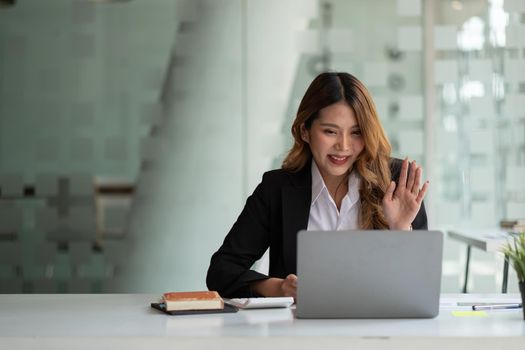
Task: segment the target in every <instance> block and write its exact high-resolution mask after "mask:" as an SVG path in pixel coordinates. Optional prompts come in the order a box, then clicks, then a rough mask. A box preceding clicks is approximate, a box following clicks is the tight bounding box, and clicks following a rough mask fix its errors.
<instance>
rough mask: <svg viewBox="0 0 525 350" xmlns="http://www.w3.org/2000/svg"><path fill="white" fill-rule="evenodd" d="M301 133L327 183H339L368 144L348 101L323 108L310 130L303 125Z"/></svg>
mask: <svg viewBox="0 0 525 350" xmlns="http://www.w3.org/2000/svg"><path fill="white" fill-rule="evenodd" d="M301 136H302V138H303V140H304V141H305V142H307V143H308V144H309V145H310V150H311V151H312V155H313V158H314V160H315V163H316V164H317V167H318V168H319V171H320V172H321V175H322V176H323V180H324V182H325V184H326V185H327V186H329V185H331V184H339V183H340V181H341V179H342V178H343V177H344V176H345V175H346V173H347V172H348V171H349V170H350V169H352V166H353V165H354V162H355V161H356V159H357V158H358V156H359V154H360V153H361V152H362V151H363V149H364V148H365V143H364V140H363V137H362V136H361V130H360V128H359V125H358V124H357V120H356V118H355V115H354V111H353V110H352V108H350V106H349V105H348V104H347V103H346V102H345V101H340V102H337V103H334V104H332V105H330V106H328V107H325V108H323V109H321V110H320V111H319V116H318V118H317V119H315V120H314V121H313V122H312V126H311V128H310V130H307V129H306V128H305V126H304V125H302V126H301Z"/></svg>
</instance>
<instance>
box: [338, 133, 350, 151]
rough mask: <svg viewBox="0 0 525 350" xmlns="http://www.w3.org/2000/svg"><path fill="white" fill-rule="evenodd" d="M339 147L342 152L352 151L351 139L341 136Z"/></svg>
mask: <svg viewBox="0 0 525 350" xmlns="http://www.w3.org/2000/svg"><path fill="white" fill-rule="evenodd" d="M337 147H338V149H340V150H342V151H346V150H348V149H350V137H348V136H346V135H341V136H340V137H339V139H338V141H337Z"/></svg>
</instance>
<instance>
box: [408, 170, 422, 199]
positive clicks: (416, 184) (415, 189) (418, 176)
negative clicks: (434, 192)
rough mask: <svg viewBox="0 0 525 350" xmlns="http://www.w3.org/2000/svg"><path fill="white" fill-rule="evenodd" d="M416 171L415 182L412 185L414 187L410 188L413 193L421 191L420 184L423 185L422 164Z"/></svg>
mask: <svg viewBox="0 0 525 350" xmlns="http://www.w3.org/2000/svg"><path fill="white" fill-rule="evenodd" d="M415 173H416V176H415V178H414V184H413V185H412V188H411V189H410V191H411V192H412V193H413V194H415V195H417V194H418V193H419V186H420V185H421V176H422V174H423V169H422V168H421V167H420V166H418V167H417V168H416V171H415Z"/></svg>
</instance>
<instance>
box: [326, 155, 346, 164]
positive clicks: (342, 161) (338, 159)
mask: <svg viewBox="0 0 525 350" xmlns="http://www.w3.org/2000/svg"><path fill="white" fill-rule="evenodd" d="M348 158H350V156H335V155H328V159H329V160H330V162H332V163H334V164H336V165H343V164H345V163H346V161H347V160H348Z"/></svg>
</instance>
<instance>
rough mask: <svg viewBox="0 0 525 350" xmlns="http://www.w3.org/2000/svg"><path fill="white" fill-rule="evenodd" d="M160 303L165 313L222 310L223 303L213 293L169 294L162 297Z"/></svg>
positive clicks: (218, 296)
mask: <svg viewBox="0 0 525 350" xmlns="http://www.w3.org/2000/svg"><path fill="white" fill-rule="evenodd" d="M162 301H163V302H164V304H165V305H166V311H177V310H219V309H224V301H223V300H222V298H221V296H220V295H219V293H217V292H215V291H198V292H169V293H164V294H163V295H162Z"/></svg>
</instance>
